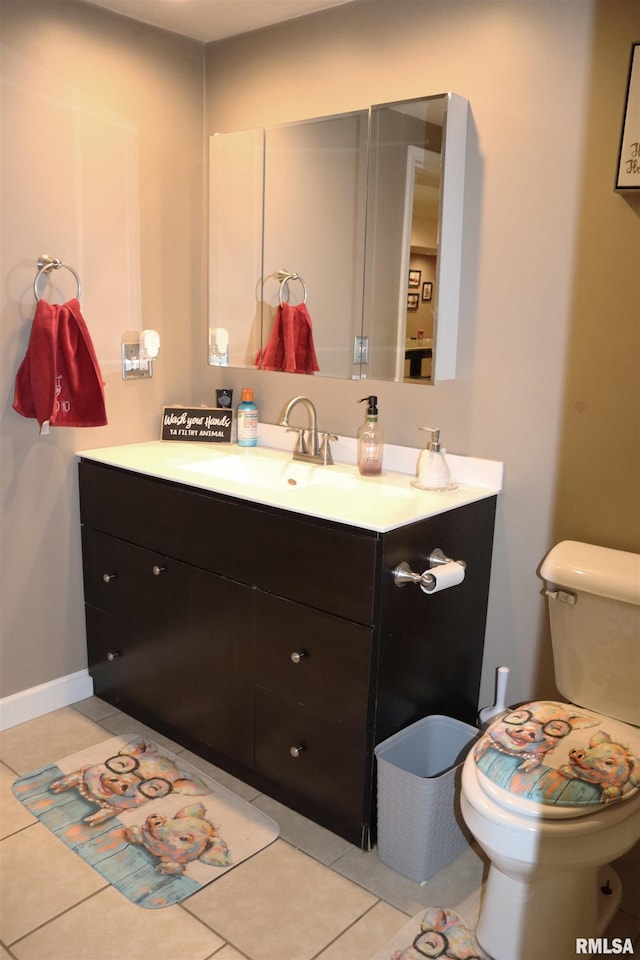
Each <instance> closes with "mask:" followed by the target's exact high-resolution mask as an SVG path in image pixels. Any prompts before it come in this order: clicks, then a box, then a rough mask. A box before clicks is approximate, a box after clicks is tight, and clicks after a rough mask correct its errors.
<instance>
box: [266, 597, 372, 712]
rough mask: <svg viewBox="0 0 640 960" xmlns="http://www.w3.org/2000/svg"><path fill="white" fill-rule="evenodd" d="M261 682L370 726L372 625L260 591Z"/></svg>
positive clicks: (276, 691)
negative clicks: (368, 714) (367, 721)
mask: <svg viewBox="0 0 640 960" xmlns="http://www.w3.org/2000/svg"><path fill="white" fill-rule="evenodd" d="M255 664H256V683H257V684H258V685H259V686H261V687H264V688H265V689H267V690H269V691H271V692H272V693H273V694H274V695H276V696H278V697H281V698H283V699H287V700H290V701H292V702H293V703H299V704H301V705H303V706H305V707H306V708H307V710H308V711H309V712H310V713H312V714H314V715H315V716H318V717H319V718H321V719H322V718H324V719H326V720H327V721H329V722H332V723H334V724H342V725H345V726H347V727H349V728H354V729H362V727H363V726H364V725H366V717H367V705H368V699H369V683H370V679H369V677H370V669H371V666H370V665H371V629H370V628H369V627H365V626H363V625H362V624H359V623H352V622H351V621H349V620H342V619H340V618H339V617H335V616H332V615H331V614H328V613H322V612H321V611H318V610H311V609H309V608H308V607H303V606H300V605H299V604H297V603H292V602H289V601H286V600H281V599H280V598H279V597H273V596H271V595H269V594H265V593H257V595H256V642H255Z"/></svg>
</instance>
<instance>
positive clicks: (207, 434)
mask: <svg viewBox="0 0 640 960" xmlns="http://www.w3.org/2000/svg"><path fill="white" fill-rule="evenodd" d="M232 425H233V412H232V411H231V410H225V409H224V408H223V407H163V409H162V426H161V429H160V439H161V440H182V441H184V440H193V441H196V442H198V443H231V428H232Z"/></svg>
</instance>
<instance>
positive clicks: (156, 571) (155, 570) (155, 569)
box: [151, 563, 167, 577]
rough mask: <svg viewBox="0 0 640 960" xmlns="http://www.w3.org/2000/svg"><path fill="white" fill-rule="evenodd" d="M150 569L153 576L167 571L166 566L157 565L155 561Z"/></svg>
mask: <svg viewBox="0 0 640 960" xmlns="http://www.w3.org/2000/svg"><path fill="white" fill-rule="evenodd" d="M151 570H152V572H153V575H154V577H159V576H161V575H162V574H163V573H166V572H167V568H166V567H159V566H158V564H157V563H154V565H153V567H152V568H151Z"/></svg>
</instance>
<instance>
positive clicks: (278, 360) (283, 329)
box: [256, 303, 320, 374]
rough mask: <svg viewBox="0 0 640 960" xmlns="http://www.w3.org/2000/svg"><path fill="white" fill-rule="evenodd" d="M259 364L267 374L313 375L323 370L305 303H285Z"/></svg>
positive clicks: (281, 305)
mask: <svg viewBox="0 0 640 960" xmlns="http://www.w3.org/2000/svg"><path fill="white" fill-rule="evenodd" d="M256 363H257V365H258V366H260V367H261V368H262V369H263V370H284V371H286V372H287V373H309V374H313V373H315V371H317V370H319V369H320V367H319V366H318V360H317V357H316V351H315V348H314V346H313V331H312V326H311V317H310V316H309V311H308V310H307V307H306V305H305V304H304V303H299V304H298V305H297V306H296V307H292V306H291V305H290V304H288V303H281V304H280V306H279V307H278V309H277V310H276V316H275V320H274V321H273V328H272V330H271V336H270V337H269V342H268V343H267V346H266V347H265V349H264V350H263V351H262V354H258V357H257V360H256Z"/></svg>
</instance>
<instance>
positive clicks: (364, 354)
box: [353, 337, 369, 363]
mask: <svg viewBox="0 0 640 960" xmlns="http://www.w3.org/2000/svg"><path fill="white" fill-rule="evenodd" d="M353 362H354V363H369V337H354V338H353Z"/></svg>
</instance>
